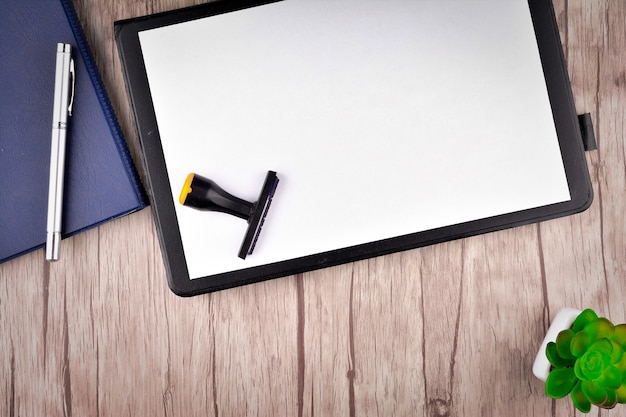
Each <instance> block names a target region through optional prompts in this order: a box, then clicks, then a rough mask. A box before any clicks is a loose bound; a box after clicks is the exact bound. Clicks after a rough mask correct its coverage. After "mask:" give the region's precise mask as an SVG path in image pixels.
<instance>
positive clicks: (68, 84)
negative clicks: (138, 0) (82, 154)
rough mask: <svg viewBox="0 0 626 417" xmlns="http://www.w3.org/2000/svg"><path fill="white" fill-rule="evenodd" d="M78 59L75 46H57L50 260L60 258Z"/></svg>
mask: <svg viewBox="0 0 626 417" xmlns="http://www.w3.org/2000/svg"><path fill="white" fill-rule="evenodd" d="M74 78H75V72H74V60H73V59H72V46H71V45H70V44H66V43H59V44H57V59H56V72H55V76H54V109H53V113H52V146H51V148H50V182H49V187H48V225H47V228H46V229H47V237H46V260H48V261H56V260H58V259H59V248H60V245H61V216H62V213H63V178H64V174H65V142H66V139H67V123H68V121H69V118H70V116H71V115H72V105H73V104H74Z"/></svg>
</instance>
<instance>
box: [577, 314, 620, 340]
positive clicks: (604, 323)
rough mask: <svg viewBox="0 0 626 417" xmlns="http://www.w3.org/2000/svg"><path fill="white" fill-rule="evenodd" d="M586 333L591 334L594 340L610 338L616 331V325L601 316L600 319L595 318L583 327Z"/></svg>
mask: <svg viewBox="0 0 626 417" xmlns="http://www.w3.org/2000/svg"><path fill="white" fill-rule="evenodd" d="M583 331H584V332H585V333H587V334H588V335H589V336H591V339H592V340H593V341H596V340H598V339H602V338H609V337H611V336H613V333H615V326H613V323H611V322H610V321H609V320H607V319H605V318H604V317H600V318H599V319H598V320H594V321H592V322H591V323H589V324H587V325H586V326H585V328H584V329H583Z"/></svg>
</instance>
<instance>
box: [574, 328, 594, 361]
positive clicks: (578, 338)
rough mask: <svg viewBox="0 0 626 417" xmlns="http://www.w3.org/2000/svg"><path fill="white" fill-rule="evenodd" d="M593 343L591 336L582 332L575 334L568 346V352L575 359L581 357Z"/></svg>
mask: <svg viewBox="0 0 626 417" xmlns="http://www.w3.org/2000/svg"><path fill="white" fill-rule="evenodd" d="M592 342H593V340H592V339H591V336H590V335H589V334H587V333H585V332H584V331H580V332H578V333H576V335H575V336H574V338H573V339H572V342H571V344H570V351H571V352H572V354H573V355H574V356H576V357H577V358H579V357H581V356H582V355H583V354H584V353H585V352H586V351H587V348H588V347H589V345H590V344H591V343H592Z"/></svg>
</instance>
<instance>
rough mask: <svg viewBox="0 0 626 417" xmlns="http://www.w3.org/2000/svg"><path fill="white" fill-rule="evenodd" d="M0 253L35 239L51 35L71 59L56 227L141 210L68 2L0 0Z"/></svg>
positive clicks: (73, 227) (45, 148)
mask: <svg viewBox="0 0 626 417" xmlns="http://www.w3.org/2000/svg"><path fill="white" fill-rule="evenodd" d="M0 6H1V9H2V13H0V57H2V65H1V66H0V193H1V196H0V262H4V261H7V260H9V259H12V258H14V257H16V256H19V255H21V254H24V253H27V252H29V251H32V250H34V249H37V248H39V247H42V246H43V245H44V244H45V240H46V215H47V204H48V178H49V166H50V146H51V126H52V108H53V95H54V73H55V62H56V44H57V43H58V42H64V43H69V44H71V45H72V47H73V57H74V60H75V65H76V85H75V86H76V92H75V97H74V114H73V117H72V119H71V121H70V127H69V134H68V142H67V156H66V171H65V194H64V207H63V226H62V235H63V237H67V236H70V235H73V234H75V233H78V232H80V231H82V230H85V229H87V228H90V227H93V226H97V225H99V224H101V223H102V222H104V221H107V220H111V219H114V218H116V217H119V216H122V215H124V214H128V213H131V212H133V211H136V210H138V209H141V208H142V207H144V206H145V205H146V199H145V197H144V191H143V188H142V186H141V183H140V181H139V178H138V176H137V173H136V171H135V168H134V165H133V163H132V159H131V157H130V155H129V153H128V149H127V147H126V143H125V142H124V139H123V137H122V134H121V132H120V128H119V125H118V123H117V120H116V118H115V115H114V113H113V110H112V108H111V104H110V102H109V99H108V97H107V95H106V92H105V90H104V87H103V84H102V80H101V79H100V76H99V74H98V72H97V69H96V66H95V63H94V60H93V57H92V55H91V52H90V51H89V47H88V45H87V42H86V40H85V37H84V34H83V33H82V29H81V26H80V23H79V21H78V18H77V16H76V14H75V11H74V9H73V6H72V4H71V1H69V0H63V1H50V0H29V1H25V2H22V1H10V0H0Z"/></svg>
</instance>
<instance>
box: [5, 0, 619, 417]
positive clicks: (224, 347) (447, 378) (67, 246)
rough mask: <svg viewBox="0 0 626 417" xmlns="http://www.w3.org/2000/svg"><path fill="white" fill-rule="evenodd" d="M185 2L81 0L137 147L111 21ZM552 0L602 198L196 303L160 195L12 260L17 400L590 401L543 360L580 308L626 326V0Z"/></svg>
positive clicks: (8, 282) (68, 404) (52, 403)
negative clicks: (56, 255)
mask: <svg viewBox="0 0 626 417" xmlns="http://www.w3.org/2000/svg"><path fill="white" fill-rule="evenodd" d="M187 3H189V2H187V1H185V0H181V1H176V0H169V1H165V0H164V1H156V0H152V1H149V0H143V1H139V2H135V1H131V0H115V1H113V0H109V1H104V0H75V6H76V9H77V12H78V14H79V16H80V19H81V22H82V24H83V27H84V29H85V32H86V34H87V37H88V39H89V41H90V43H91V46H92V49H93V52H94V55H95V57H96V61H97V63H98V65H99V68H100V71H101V73H102V76H103V78H104V82H105V84H106V86H107V88H108V91H109V94H110V97H111V101H112V103H113V106H114V108H115V109H116V111H117V114H118V117H119V119H120V123H121V126H122V129H123V132H124V134H125V135H126V138H127V140H128V142H129V145H130V147H131V150H132V153H133V156H134V157H135V160H137V161H139V158H138V142H137V137H136V134H135V132H134V129H133V124H132V121H131V114H130V109H129V104H128V99H127V96H126V92H125V87H124V81H123V78H122V73H121V70H120V63H119V59H118V55H117V49H116V45H115V41H114V37H113V22H114V21H115V20H118V19H123V18H129V17H134V16H140V15H145V14H149V13H153V12H159V11H164V10H169V9H173V8H177V7H180V6H183V5H186V4H187ZM555 3H556V4H555V8H556V11H557V17H558V21H559V25H560V29H561V36H562V40H563V43H564V49H565V55H566V57H567V63H568V67H569V71H570V76H571V79H572V88H573V91H574V97H575V101H576V107H577V110H578V112H579V113H585V112H591V114H592V116H593V120H594V123H595V131H596V135H597V139H598V150H597V151H592V152H589V153H588V155H587V158H588V163H589V168H590V172H591V176H592V181H593V187H594V191H595V201H594V203H593V205H592V206H591V208H590V209H589V210H587V211H586V212H584V213H582V214H579V215H575V216H571V217H567V218H562V219H558V220H553V221H548V222H544V223H541V224H535V225H530V226H525V227H520V228H516V229H511V230H507V231H502V232H497V233H491V234H488V235H483V236H479V237H474V238H469V239H464V240H459V241H454V242H450V243H445V244H440V245H436V246H431V247H426V248H422V249H418V250H412V251H407V252H403V253H398V254H395V255H390V256H384V257H380V258H376V259H371V260H367V261H362V262H357V263H353V264H348V265H344V266H339V267H335V268H329V269H325V270H321V271H316V272H311V273H306V274H302V275H297V276H292V277H287V278H282V279H277V280H273V281H269V282H264V283H261V284H256V285H250V286H246V287H242V288H236V289H232V290H227V291H223V292H219V293H214V294H210V295H203V296H198V297H194V298H190V299H182V298H179V297H177V296H175V295H174V294H173V293H172V292H170V290H169V289H168V287H167V282H166V278H165V272H164V269H163V263H162V260H161V253H160V249H159V244H158V240H157V237H156V233H155V228H154V224H153V218H152V214H151V212H150V210H149V209H146V210H143V211H141V212H139V213H135V214H132V215H130V216H127V217H125V218H122V219H119V220H115V221H113V222H110V223H108V224H106V225H104V226H101V227H99V228H97V229H94V230H91V231H88V232H86V233H83V234H81V235H79V236H76V237H73V238H70V239H67V240H66V241H65V242H64V245H63V246H62V253H61V261H59V262H57V263H53V264H50V263H46V262H45V261H44V254H43V251H41V250H40V251H37V252H34V253H31V254H29V255H26V256H23V257H21V258H18V259H16V260H13V261H11V262H8V263H5V264H2V265H0V363H1V365H0V381H1V382H0V384H1V385H0V387H1V388H0V389H1V392H2V394H1V395H0V415H3V416H61V415H66V416H116V417H120V416H196V415H202V416H207V415H208V416H243V415H259V416H314V415H324V416H365V415H376V416H392V415H398V416H409V415H428V416H490V415H493V416H548V415H558V416H566V415H568V416H569V415H573V410H574V409H573V406H572V405H571V402H570V401H569V400H568V399H565V400H560V401H557V402H553V401H552V400H550V399H548V398H547V397H546V396H545V395H544V393H543V384H542V383H541V382H540V381H538V380H537V379H535V378H534V377H533V375H532V372H531V366H532V362H533V359H534V356H535V354H536V351H537V348H538V346H539V343H540V342H541V339H542V338H543V334H544V331H545V330H546V328H547V326H548V325H549V323H550V320H551V318H552V317H554V315H555V314H556V312H557V311H558V310H559V309H560V308H561V307H563V306H571V307H576V308H584V307H592V308H594V309H596V311H598V313H600V314H601V315H608V316H610V317H611V318H612V319H613V320H614V321H615V322H626V317H625V311H624V310H625V308H624V300H626V221H625V214H624V213H626V139H625V135H626V1H625V0H593V1H590V0H577V1H574V0H569V1H568V0H557V1H556V2H555ZM600 414H602V416H606V415H611V416H617V415H622V416H623V415H626V406H621V408H619V407H618V408H617V409H615V410H613V411H611V412H607V411H602V413H599V412H598V411H597V409H594V410H593V411H592V413H591V415H600Z"/></svg>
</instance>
